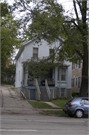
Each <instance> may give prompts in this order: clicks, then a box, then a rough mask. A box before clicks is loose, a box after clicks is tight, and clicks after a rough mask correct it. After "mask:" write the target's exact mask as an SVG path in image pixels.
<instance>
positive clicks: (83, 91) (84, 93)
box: [79, 45, 88, 97]
mask: <svg viewBox="0 0 89 135" xmlns="http://www.w3.org/2000/svg"><path fill="white" fill-rule="evenodd" d="M79 96H80V97H86V96H88V48H87V45H85V47H84V57H83V68H82V82H81V88H80V93H79Z"/></svg>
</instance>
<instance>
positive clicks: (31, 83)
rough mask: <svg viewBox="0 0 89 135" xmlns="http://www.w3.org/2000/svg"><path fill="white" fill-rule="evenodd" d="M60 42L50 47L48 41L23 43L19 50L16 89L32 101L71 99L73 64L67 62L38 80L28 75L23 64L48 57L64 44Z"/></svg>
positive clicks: (42, 75)
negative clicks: (33, 59) (59, 98)
mask: <svg viewBox="0 0 89 135" xmlns="http://www.w3.org/2000/svg"><path fill="white" fill-rule="evenodd" d="M63 41H64V40H63V39H62V38H61V37H60V41H59V40H58V41H56V42H54V43H53V44H52V45H48V44H47V42H46V41H44V40H41V44H42V45H40V43H36V42H35V40H31V41H28V42H26V43H23V45H22V46H23V47H22V48H21V49H20V50H19V52H18V54H17V56H16V77H15V88H16V89H17V90H18V92H21V93H24V95H25V96H26V97H27V98H28V99H31V100H49V99H50V98H58V97H71V76H72V69H71V67H72V66H71V63H70V62H68V61H65V62H64V63H63V66H60V67H57V66H56V67H54V68H53V69H51V70H50V71H49V73H48V74H41V75H40V77H39V78H38V79H34V80H31V79H30V78H29V76H30V73H26V72H25V69H24V68H23V62H25V61H27V60H28V59H31V58H32V57H34V58H40V59H41V58H43V57H48V56H49V55H50V53H51V52H52V50H54V48H55V50H56V48H57V49H58V46H59V45H60V44H61V43H63Z"/></svg>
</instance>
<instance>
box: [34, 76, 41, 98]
mask: <svg viewBox="0 0 89 135" xmlns="http://www.w3.org/2000/svg"><path fill="white" fill-rule="evenodd" d="M35 82H36V90H37V96H38V100H40V95H41V92H40V88H39V84H38V81H37V79H35Z"/></svg>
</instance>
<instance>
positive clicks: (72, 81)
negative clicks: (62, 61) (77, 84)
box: [71, 78, 74, 87]
mask: <svg viewBox="0 0 89 135" xmlns="http://www.w3.org/2000/svg"><path fill="white" fill-rule="evenodd" d="M71 83H72V87H74V78H72V80H71Z"/></svg>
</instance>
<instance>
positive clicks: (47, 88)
mask: <svg viewBox="0 0 89 135" xmlns="http://www.w3.org/2000/svg"><path fill="white" fill-rule="evenodd" d="M45 87H46V90H47V94H48V97H49V99H50V94H51V93H50V89H49V87H48V82H47V80H45Z"/></svg>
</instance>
